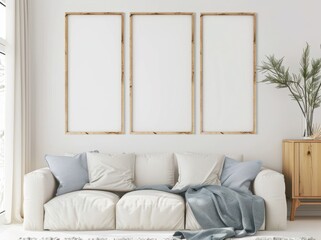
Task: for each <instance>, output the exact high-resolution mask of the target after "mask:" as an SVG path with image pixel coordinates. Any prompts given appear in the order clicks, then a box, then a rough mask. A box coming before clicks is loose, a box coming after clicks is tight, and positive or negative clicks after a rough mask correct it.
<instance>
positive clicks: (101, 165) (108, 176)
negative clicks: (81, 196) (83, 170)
mask: <svg viewBox="0 0 321 240" xmlns="http://www.w3.org/2000/svg"><path fill="white" fill-rule="evenodd" d="M87 164H88V173H89V183H88V184H86V185H85V186H84V189H99V190H107V191H119V192H125V191H131V190H133V189H135V187H136V186H135V185H134V184H133V181H134V176H135V171H134V169H135V154H107V153H87Z"/></svg>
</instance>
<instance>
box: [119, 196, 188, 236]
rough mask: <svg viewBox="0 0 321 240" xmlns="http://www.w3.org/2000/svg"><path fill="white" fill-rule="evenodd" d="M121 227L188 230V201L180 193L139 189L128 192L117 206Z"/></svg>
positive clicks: (127, 228)
mask: <svg viewBox="0 0 321 240" xmlns="http://www.w3.org/2000/svg"><path fill="white" fill-rule="evenodd" d="M116 216H117V218H116V229H117V230H177V229H184V218H185V202H184V199H183V198H182V197H181V196H179V195H176V194H172V193H167V192H162V191H156V190H139V191H134V192H130V193H126V194H125V195H124V196H123V197H122V198H121V199H120V200H119V202H118V203H117V206H116Z"/></svg>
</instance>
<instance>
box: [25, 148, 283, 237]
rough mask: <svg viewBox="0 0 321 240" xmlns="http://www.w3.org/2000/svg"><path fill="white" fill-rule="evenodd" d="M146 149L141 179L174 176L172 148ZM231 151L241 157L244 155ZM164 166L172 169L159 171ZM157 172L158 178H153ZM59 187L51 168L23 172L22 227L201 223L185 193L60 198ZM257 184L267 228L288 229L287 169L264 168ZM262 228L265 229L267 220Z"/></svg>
mask: <svg viewBox="0 0 321 240" xmlns="http://www.w3.org/2000/svg"><path fill="white" fill-rule="evenodd" d="M144 155H145V154H141V155H138V156H140V157H141V158H139V160H138V162H137V164H136V167H138V169H137V170H136V174H137V175H139V177H138V178H137V179H139V180H138V181H139V185H148V184H149V183H150V184H154V183H156V181H157V182H159V183H163V181H164V183H165V181H170V178H171V176H172V175H171V172H170V171H169V170H170V167H171V166H170V158H169V155H170V154H169V155H168V156H167V155H166V154H164V155H163V156H162V154H159V155H154V154H146V155H145V156H144ZM227 156H229V157H230V158H233V159H236V160H242V155H230V154H227ZM154 157H155V159H154ZM140 160H141V161H140ZM175 162H176V161H175V158H174V170H175V171H177V166H176V167H175ZM160 169H162V170H160ZM147 172H148V173H147ZM160 172H163V173H165V175H166V173H168V175H167V176H160V175H158V174H160ZM150 173H153V174H150ZM154 176H155V179H152V178H153V177H154ZM149 181H150V182H149ZM56 188H57V185H56V181H55V179H54V177H53V175H52V174H51V172H50V170H49V169H48V168H44V169H39V170H36V171H33V172H31V173H29V174H27V175H26V176H25V181H24V229H26V230H38V231H40V230H43V229H44V221H45V222H46V223H45V225H46V226H45V228H49V229H51V230H54V229H60V230H62V229H65V230H76V229H77V230H98V229H104V230H107V229H114V227H115V222H116V228H118V229H120V230H178V229H183V228H184V225H185V223H184V222H185V220H184V218H185V216H186V228H187V229H192V230H195V229H198V228H199V225H198V223H197V222H196V220H195V218H194V216H193V214H192V212H191V209H190V208H189V206H186V212H185V202H184V200H183V198H182V197H180V196H177V195H175V194H170V193H164V192H160V191H152V190H144V191H134V192H130V193H127V194H125V195H124V196H123V198H121V199H120V200H119V201H118V199H119V198H118V196H116V195H114V194H112V193H109V192H104V191H94V190H90V191H88V190H86V191H84V190H82V191H79V192H73V193H70V194H71V195H70V197H68V195H67V194H66V195H62V196H60V198H59V197H55V192H56ZM253 190H254V193H255V194H256V195H258V196H261V197H262V198H263V199H264V200H265V205H266V212H265V223H266V227H265V229H266V230H281V229H284V228H285V227H286V201H285V184H284V177H283V175H282V174H280V173H278V172H275V171H273V170H269V169H264V170H262V171H261V172H260V173H259V174H258V176H257V177H256V179H255V181H254V185H253ZM71 196H72V197H71ZM54 197H55V198H54ZM50 199H52V200H51V201H50V202H48V201H49V200H50ZM117 201H118V203H117ZM47 202H48V203H47ZM46 203H47V204H46ZM45 204H46V205H45ZM44 206H45V208H46V214H45V215H44ZM59 206H60V207H59ZM112 209H113V210H112ZM115 212H116V217H115ZM50 214H53V215H50ZM185 214H186V215H185ZM108 221H109V222H108ZM112 222H114V223H113V225H112ZM59 224H61V225H60V226H59ZM261 229H262V230H263V229H264V225H263V226H262V228H261Z"/></svg>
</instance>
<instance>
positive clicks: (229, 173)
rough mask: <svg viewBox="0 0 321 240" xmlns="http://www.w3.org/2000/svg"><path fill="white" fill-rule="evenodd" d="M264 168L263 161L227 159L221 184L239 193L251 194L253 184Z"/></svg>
mask: <svg viewBox="0 0 321 240" xmlns="http://www.w3.org/2000/svg"><path fill="white" fill-rule="evenodd" d="M261 167H262V162H261V161H246V162H240V161H238V160H234V159H231V158H229V157H226V158H225V162H224V167H223V171H222V175H221V184H222V186H224V187H228V188H231V189H233V190H235V191H238V192H244V193H248V194H251V191H250V190H249V188H250V184H251V182H252V181H253V180H254V179H255V177H256V176H257V174H258V173H259V172H260V170H261Z"/></svg>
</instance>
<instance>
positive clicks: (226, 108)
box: [200, 13, 256, 134]
mask: <svg viewBox="0 0 321 240" xmlns="http://www.w3.org/2000/svg"><path fill="white" fill-rule="evenodd" d="M200 28H201V29H200V31H201V46H200V48H201V49H200V51H201V106H200V107H201V133H208V134H254V133H256V76H255V73H256V71H255V68H256V67H255V62H256V60H255V55H256V42H255V41H256V40H255V28H256V17H255V14H254V13H203V14H201V26H200Z"/></svg>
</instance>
